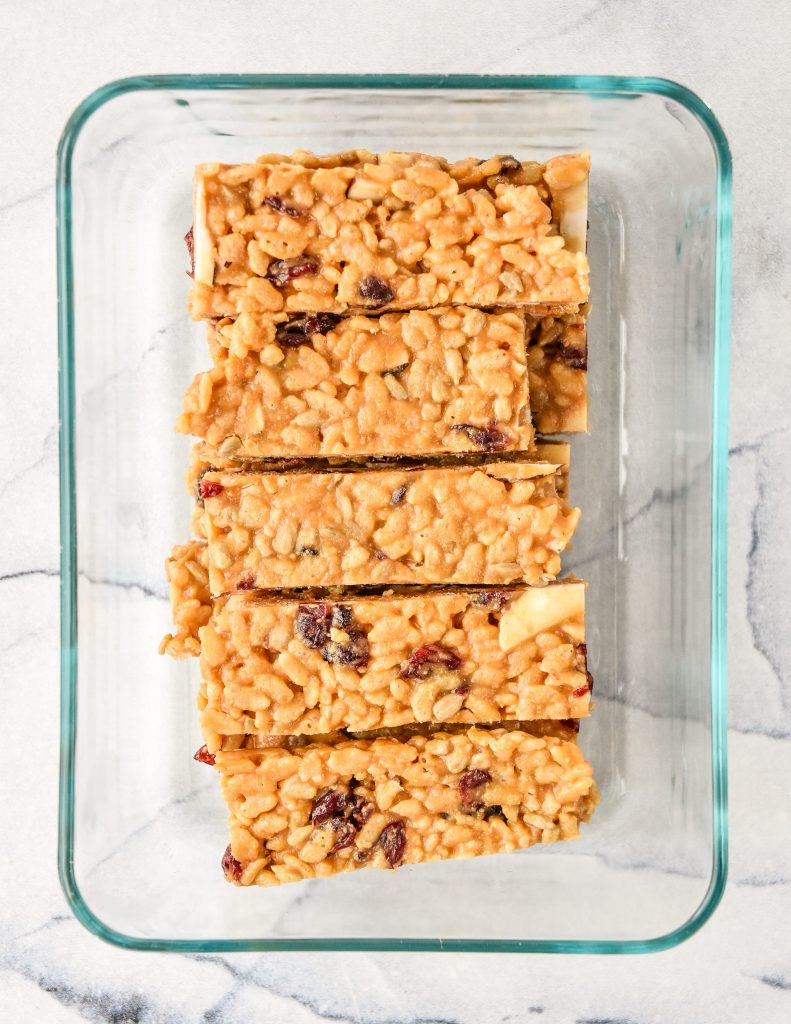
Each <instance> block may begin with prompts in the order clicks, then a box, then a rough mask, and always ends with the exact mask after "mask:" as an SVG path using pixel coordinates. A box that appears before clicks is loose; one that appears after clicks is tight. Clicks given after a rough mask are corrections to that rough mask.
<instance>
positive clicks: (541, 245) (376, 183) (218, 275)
mask: <svg viewBox="0 0 791 1024" xmlns="http://www.w3.org/2000/svg"><path fill="white" fill-rule="evenodd" d="M300 161H301V162H300ZM589 165H590V158H589V155H588V154H587V153H578V154H573V155H567V156H559V157H555V158H553V159H552V160H549V161H548V162H547V163H546V164H543V165H542V164H538V163H520V162H519V161H518V160H515V159H514V158H513V157H510V156H507V157H500V156H497V157H492V158H491V159H489V160H484V161H479V160H475V159H467V160H460V161H457V162H456V163H448V162H447V161H445V160H442V159H438V158H435V157H430V156H425V155H423V154H420V153H383V154H380V155H378V156H377V155H374V154H370V153H368V154H364V153H357V154H352V155H349V156H348V157H347V160H346V161H340V162H338V161H336V162H335V163H334V164H333V165H332V166H328V165H327V164H326V163H325V165H324V166H317V162H316V161H311V160H306V159H305V154H297V155H296V158H295V159H291V160H285V161H282V160H281V161H278V160H277V158H274V159H273V158H271V157H266V158H264V159H263V160H262V161H259V162H257V163H249V164H234V165H227V164H217V163H214V164H200V165H199V166H198V167H197V168H196V172H195V204H194V206H195V212H194V226H193V229H192V232H191V234H190V236H188V237H189V238H190V239H191V242H190V244H191V248H192V252H193V274H194V286H193V289H192V293H191V298H190V308H191V311H192V315H193V316H194V317H195V319H202V318H206V317H218V316H219V317H226V316H231V317H235V316H238V315H239V314H240V313H278V312H280V311H282V310H286V311H288V312H307V313H318V312H336V313H342V312H345V311H347V310H363V311H365V310H386V309H401V310H404V309H419V308H423V309H426V308H430V307H432V306H444V305H449V304H452V305H458V304H465V305H470V306H482V307H489V306H494V305H498V304H499V305H504V306H521V305H529V304H534V303H540V302H553V303H560V304H563V305H575V304H576V305H578V304H580V303H583V302H585V301H587V298H588V261H587V257H586V255H585V225H586V216H587V214H586V208H587V181H588V169H589Z"/></svg>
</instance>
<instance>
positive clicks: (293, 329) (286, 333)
mask: <svg viewBox="0 0 791 1024" xmlns="http://www.w3.org/2000/svg"><path fill="white" fill-rule="evenodd" d="M339 320H340V317H339V316H336V315H335V314H334V313H316V314H315V315H313V316H303V317H300V318H299V319H294V320H289V321H287V322H286V323H284V324H280V325H279V326H278V328H277V330H276V331H275V341H276V342H277V343H278V345H283V346H285V347H286V348H298V347H299V346H300V345H304V344H305V343H306V342H308V341H310V338H311V336H312V335H314V334H326V333H327V331H331V330H332V328H333V327H334V326H335V325H336V324H337V323H338V321H339Z"/></svg>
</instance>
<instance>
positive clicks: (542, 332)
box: [526, 306, 588, 434]
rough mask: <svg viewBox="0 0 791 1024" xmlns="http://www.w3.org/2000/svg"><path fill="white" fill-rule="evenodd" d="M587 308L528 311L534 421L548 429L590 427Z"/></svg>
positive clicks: (565, 430)
mask: <svg viewBox="0 0 791 1024" xmlns="http://www.w3.org/2000/svg"><path fill="white" fill-rule="evenodd" d="M586 313H587V309H586V308H585V307H583V308H582V309H581V310H564V309H563V308H562V307H559V306H554V307H553V306H547V307H543V308H542V307H536V308H531V309H530V310H529V311H528V312H527V316H526V333H527V369H528V377H529V381H530V406H531V410H532V414H533V426H534V427H535V428H536V430H538V431H540V432H541V433H542V434H557V433H569V434H570V433H577V432H578V431H582V430H587V429H588V392H587V379H588V343H587V330H586V320H585V317H586Z"/></svg>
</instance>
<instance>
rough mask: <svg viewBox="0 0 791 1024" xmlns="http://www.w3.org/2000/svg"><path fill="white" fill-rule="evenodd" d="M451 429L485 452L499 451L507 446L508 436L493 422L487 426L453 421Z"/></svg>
mask: <svg viewBox="0 0 791 1024" xmlns="http://www.w3.org/2000/svg"><path fill="white" fill-rule="evenodd" d="M450 429H451V430H458V431H459V432H460V433H462V434H465V435H466V436H467V437H468V438H469V440H470V441H472V443H473V444H474V445H475V447H476V448H481V449H482V450H483V451H487V452H501V451H504V449H506V448H507V447H508V438H507V437H506V436H505V434H504V433H503V432H502V430H498V429H497V428H496V427H495V426H494V425H493V424H491V423H490V424H489V426H488V427H474V426H472V424H470V423H454V424H453V426H452V427H451V428H450Z"/></svg>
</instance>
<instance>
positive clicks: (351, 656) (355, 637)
mask: <svg viewBox="0 0 791 1024" xmlns="http://www.w3.org/2000/svg"><path fill="white" fill-rule="evenodd" d="M340 628H344V627H340ZM345 632H346V634H347V635H348V637H349V640H348V642H347V643H336V642H335V641H334V640H329V641H328V642H327V643H325V644H324V646H323V647H322V649H321V656H322V658H324V660H325V661H326V662H328V663H329V664H330V665H348V666H349V668H362V667H363V666H365V665H367V664H368V637H367V636H366V635H365V633H363V631H362V630H361V629H356V628H347V629H345Z"/></svg>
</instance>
